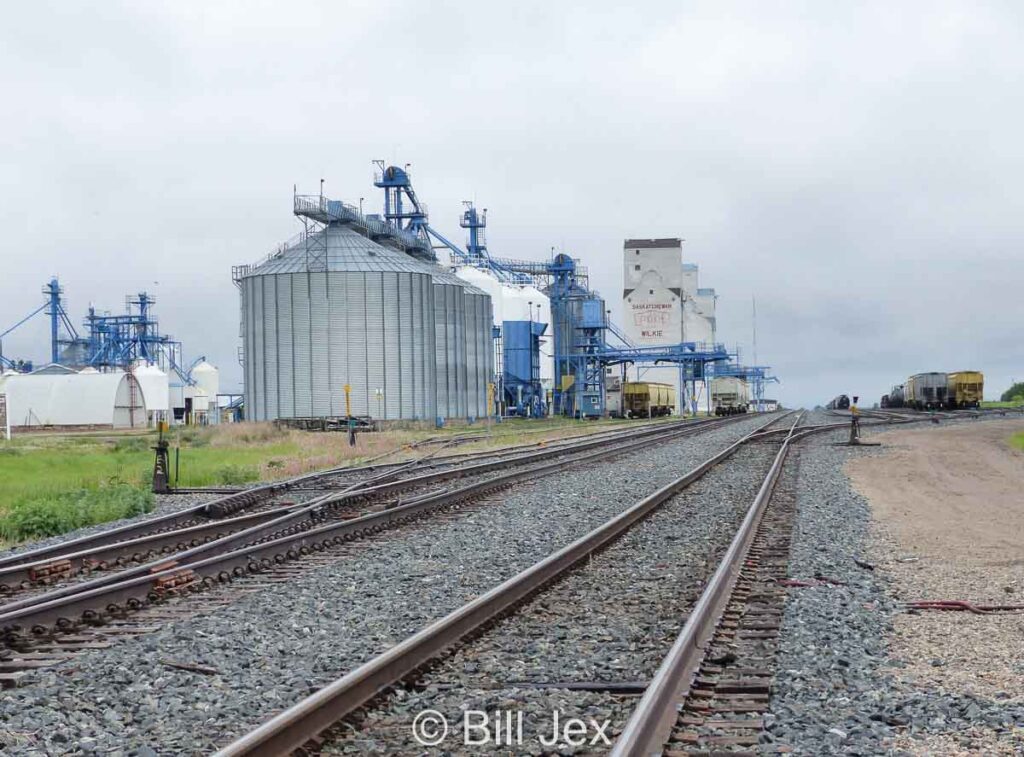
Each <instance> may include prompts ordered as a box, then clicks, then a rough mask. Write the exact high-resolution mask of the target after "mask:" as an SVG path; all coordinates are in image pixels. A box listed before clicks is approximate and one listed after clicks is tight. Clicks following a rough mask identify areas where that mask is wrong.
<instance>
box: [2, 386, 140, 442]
mask: <svg viewBox="0 0 1024 757" xmlns="http://www.w3.org/2000/svg"><path fill="white" fill-rule="evenodd" d="M0 391H2V392H3V393H4V394H6V395H7V417H8V419H9V421H10V424H11V428H12V429H13V430H15V431H17V430H19V429H30V428H44V427H50V428H145V427H146V422H147V417H146V398H145V395H144V394H143V391H142V387H141V386H139V382H138V380H136V379H135V377H134V376H132V375H131V374H127V373H121V372H117V373H73V374H66V375H62V374H53V375H47V374H22V373H19V374H14V375H6V376H4V380H3V386H2V388H0Z"/></svg>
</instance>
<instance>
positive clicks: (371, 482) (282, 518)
mask: <svg viewBox="0 0 1024 757" xmlns="http://www.w3.org/2000/svg"><path fill="white" fill-rule="evenodd" d="M708 422H710V421H708ZM708 422H702V423H699V424H695V423H693V422H692V421H691V422H674V423H662V424H644V426H642V427H640V428H636V427H633V428H630V429H629V430H628V431H626V432H625V433H623V432H622V431H618V432H617V433H615V434H610V435H607V434H584V435H581V437H582V438H583V441H576V440H574V441H572V442H570V443H564V444H557V443H556V444H553V445H552V446H548V447H542V448H539V449H538V447H537V445H534V444H530V445H522V446H523V447H524V448H525V449H527V450H528V451H526V452H524V451H521V449H516V451H515V452H514V453H512V454H509V453H506V452H503V453H502V454H494V453H484V454H479V453H478V455H477V456H478V457H480V458H483V459H485V460H488V462H484V463H476V464H471V465H468V466H461V467H453V468H444V469H442V470H439V471H434V472H431V473H427V474H423V475H421V476H416V477H413V478H405V479H401V480H400V481H397V482H391V483H387V482H388V481H389V479H393V478H394V477H396V476H398V475H399V474H401V473H404V472H407V471H409V470H412V469H415V468H417V467H420V466H421V465H423V463H424V462H425V460H427V459H428V458H429V457H430V455H427V456H425V457H422V458H418V459H416V460H413V461H409V462H406V463H402V464H400V465H399V466H398V467H392V468H390V469H389V470H386V471H384V472H381V473H379V474H378V475H376V476H373V477H370V478H368V479H364V480H362V481H358V482H355V483H353V484H352V485H350V486H349V487H347V488H346V489H344V490H341V491H338V492H330V493H328V494H325V495H322V496H320V497H318V498H316V499H314V500H311V501H310V502H306V503H304V504H303V505H300V506H298V507H297V508H292V509H289V510H288V511H287V512H286V513H285V514H284V515H282V514H281V513H280V510H278V511H277V512H274V511H270V512H271V515H270V516H268V515H265V514H262V513H260V514H252V515H250V516H244V517H248V518H250V519H252V520H254V521H256V522H257V523H258V524H265V525H267V526H268V528H267V529H257V528H256V527H253V528H252V529H240V530H238V531H236V532H234V535H238V536H243V537H244V538H252V539H256V538H266V537H267V536H268V535H269V534H271V533H273V530H274V529H275V528H277V529H280V528H293V527H294V525H293V524H294V523H295V522H296V521H298V520H303V519H304V516H305V515H306V514H308V513H312V512H314V511H315V509H316V508H317V507H319V506H322V505H331V506H332V507H334V508H337V507H338V506H340V504H341V503H344V502H346V501H350V500H361V499H366V498H370V497H380V496H383V495H386V494H389V493H392V492H395V491H401V490H403V489H408V488H414V487H419V486H423V485H426V484H430V483H434V482H436V481H444V480H448V479H451V478H462V477H465V476H468V475H479V474H482V473H487V472H490V471H492V470H497V469H499V468H504V467H507V466H509V465H520V464H523V463H529V462H532V461H533V460H536V459H541V458H547V457H551V456H553V455H568V454H574V453H577V452H579V451H583V450H586V449H591V448H594V447H600V446H605V445H608V444H615V443H618V442H622V441H625V442H628V441H629V440H631V439H635V438H642V437H646V436H650V435H657V434H661V433H666V432H668V431H670V430H671V429H674V428H693V427H697V426H698V425H700V426H703V425H704V423H708ZM367 470H369V469H367ZM331 475H335V474H334V473H333V472H321V473H317V474H308V475H305V476H301V477H298V478H296V479H291V480H289V481H287V482H280V484H282V485H284V484H286V485H287V488H292V487H294V486H297V485H301V483H304V482H307V481H309V480H310V479H311V478H313V477H315V478H320V477H323V476H331ZM280 493H282V492H281V490H280V489H279V490H278V491H277V492H276V493H275V494H280ZM214 504H216V503H210V505H214ZM208 506H209V505H202V506H200V507H199V508H196V509H203V508H207V507H208ZM312 517H313V519H315V516H312ZM244 522H245V521H243V520H241V519H229V518H219V519H215V520H210V521H208V522H206V523H200V524H197V525H193V526H185V527H184V528H180V529H167V530H164V529H161V530H158V531H156V532H155V533H148V534H145V535H143V536H136V537H134V538H130V539H124V540H117V541H100V542H99V543H98V544H96V543H94V544H87V545H86V546H85V548H80V549H77V550H76V549H72V550H71V551H60V550H59V549H53V548H48V549H46V550H45V551H46V552H47V554H46V556H45V557H44V558H42V559H37V560H33V561H31V562H28V561H23V562H19V563H17V564H13V565H6V566H4V565H0V596H3V595H4V594H5V593H7V594H13V593H15V591H16V590H15V589H11V588H10V587H18V586H21V585H22V584H32V583H37V582H38V579H42V581H43V582H46V581H49V582H51V583H56V582H57V579H58V578H60V575H54V571H60V572H62V573H65V574H67V573H72V572H73V573H78V572H81V571H82V570H84V569H86V568H88V567H91V566H96V565H102V564H111V563H115V562H117V560H118V558H123V557H124V556H131V555H133V554H136V553H137V552H138V551H139V550H145V552H147V553H148V552H164V553H165V554H167V553H169V552H171V551H173V550H174V549H175V548H177V550H178V552H179V555H178V558H179V561H180V558H181V557H184V556H186V555H188V556H191V553H189V552H188V547H181V546H180V545H181V544H182V539H186V543H188V542H193V543H192V544H191V546H192V547H194V548H199V546H200V543H202V542H205V543H212V542H211V540H210V539H207V538H205V537H206V536H209V535H217V534H220V536H219V537H218V538H221V539H226V538H228V536H225V535H224V534H223V530H224V528H225V526H226V525H231V524H233V525H242V524H243V523H244ZM115 532H120V529H115V530H114V531H110V532H106V533H108V534H110V533H115ZM78 541H79V540H75V541H72V542H65V544H72V545H74V544H77V543H78ZM89 541H92V542H95V541H96V539H89ZM224 543H226V542H224ZM26 554H28V553H26ZM160 559H161V560H162V561H163V560H166V559H167V558H166V557H164V558H160ZM62 562H67V563H69V564H67V565H64V566H61V565H59V563H62ZM125 575H126V571H120V572H118V573H117V574H116V575H114V574H112V575H110V576H106V577H103V578H97V579H94V580H95V581H97V582H101V581H105V582H114V581H117V580H120V578H121V577H123V576H125ZM91 585H92V586H97V585H99V584H98V583H94V584H91ZM69 591H71V589H70V587H69ZM21 601H25V602H29V601H31V600H29V599H25V600H18V601H16V602H14V603H8V605H5V606H3V607H0V612H2V611H3V610H4V609H14V608H16V607H20V606H22V605H20V604H18V602H21Z"/></svg>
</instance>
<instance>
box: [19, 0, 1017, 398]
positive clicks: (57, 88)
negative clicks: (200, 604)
mask: <svg viewBox="0 0 1024 757" xmlns="http://www.w3.org/2000/svg"><path fill="white" fill-rule="evenodd" d="M600 6H601V4H599V3H593V2H589V3H579V4H571V3H551V2H544V3H534V2H519V3H514V4H513V3H501V4H497V3H495V4H489V3H461V4H460V3H440V2H429V3H423V2H408V3H404V2H379V1H378V2H371V3H348V2H322V3H321V2H313V0H309V1H308V2H303V3H300V4H295V3H284V2H278V3H270V2H252V1H250V2H246V3H237V4H234V3H218V2H210V1H209V0H204V1H203V2H183V1H182V0H176V1H175V2H167V3H157V2H145V3H124V4H120V3H116V2H103V3H95V2H90V3H84V2H83V3H73V2H33V3H18V4H15V5H12V6H10V7H8V8H6V9H5V13H4V24H3V28H2V29H0V91H2V95H3V98H2V102H3V116H2V117H0V145H2V146H3V147H2V150H3V160H2V161H0V179H2V181H0V191H2V197H0V229H2V234H0V250H2V252H0V256H2V267H0V331H3V330H4V329H5V328H6V327H7V326H9V325H11V324H13V323H14V322H15V321H17V320H18V319H19V318H20V317H21V316H22V315H24V314H25V313H27V312H29V311H30V310H31V309H33V308H34V307H36V306H37V304H38V303H39V302H40V301H41V299H40V298H41V294H39V290H40V288H41V287H42V286H43V284H44V283H45V281H46V280H48V278H49V277H50V276H51V275H54V274H56V275H58V276H59V277H60V279H61V282H62V284H63V285H64V287H65V290H66V294H67V298H68V301H69V304H70V310H71V313H72V316H73V318H74V319H75V321H76V322H77V321H79V320H80V319H81V317H82V316H83V315H84V313H85V309H86V307H87V306H88V304H89V303H90V302H93V303H95V304H96V305H97V306H98V307H100V308H101V309H112V310H116V309H121V308H123V303H124V296H125V294H127V293H129V292H136V291H138V290H140V289H146V290H148V291H150V292H151V293H153V294H155V296H156V297H157V300H158V304H157V313H158V315H159V317H160V321H161V326H162V327H163V329H164V331H166V332H169V333H171V334H173V335H174V336H175V337H177V338H180V339H181V340H182V341H183V342H184V343H185V350H186V357H188V358H191V357H194V356H197V355H200V354H205V355H207V356H208V358H209V359H210V360H211V361H212V362H214V363H215V364H217V365H218V366H219V367H220V368H221V369H222V371H223V374H224V376H223V381H222V387H223V390H230V389H233V388H235V389H237V388H240V386H241V384H240V382H241V371H240V369H239V366H238V362H237V354H236V351H237V346H238V297H237V292H236V290H235V288H234V286H233V285H232V283H231V276H230V270H231V266H232V265H233V264H239V263H245V262H252V261H255V260H256V259H258V258H260V257H262V256H263V255H265V254H266V253H267V252H269V251H270V250H271V249H272V248H273V247H274V246H275V245H276V244H277V243H279V242H280V241H282V240H284V239H286V238H288V237H290V236H291V235H292V234H294V233H295V232H296V231H297V230H298V228H299V227H298V224H297V222H296V221H295V219H294V218H293V217H292V215H291V193H292V185H293V184H298V186H299V190H300V192H301V191H306V192H308V193H316V192H317V191H319V180H320V179H321V178H324V179H326V192H327V194H329V195H331V196H333V197H336V198H339V199H344V200H347V201H350V202H354V203H357V202H358V200H359V198H360V197H365V198H367V202H366V208H367V209H368V210H369V209H374V210H376V209H378V207H379V205H380V195H379V194H378V191H377V190H375V189H374V188H373V186H372V166H371V163H370V161H371V160H372V159H374V158H383V159H386V160H388V161H393V162H396V163H398V164H404V163H411V164H412V169H411V170H412V173H413V179H414V183H415V186H416V188H417V191H418V193H419V195H420V197H421V198H422V199H423V200H425V201H426V203H427V204H428V205H429V209H430V213H431V221H432V223H433V225H435V226H436V227H438V228H439V229H440V230H441V231H442V232H447V233H448V235H449V236H450V237H452V238H455V239H459V240H461V239H462V234H461V230H460V229H459V228H458V215H459V212H460V209H461V206H460V201H461V200H463V199H473V200H475V201H476V202H477V203H478V205H479V206H480V207H487V208H488V209H489V211H490V213H489V217H488V218H489V222H490V226H489V228H488V237H489V239H488V241H489V243H490V248H491V251H492V253H493V254H496V255H502V256H507V257H524V258H543V257H545V256H546V255H547V254H548V251H549V250H550V248H551V247H552V246H556V247H558V248H559V249H565V250H567V251H569V252H571V253H572V254H573V255H574V256H577V257H579V258H581V259H582V260H583V262H584V263H585V264H586V265H588V266H589V267H590V269H591V271H592V272H593V273H594V276H593V284H594V285H595V286H596V287H597V288H598V289H600V290H601V291H602V293H604V294H605V296H606V297H607V298H608V301H609V303H610V306H611V307H612V309H613V312H614V313H615V314H616V316H618V315H619V314H621V306H620V297H621V290H622V278H621V277H622V271H621V268H622V262H621V255H622V241H623V239H624V238H627V237H659V236H666V237H671V236H679V237H683V238H685V239H686V242H685V244H684V251H685V253H686V258H687V260H688V261H692V262H695V263H698V264H699V265H700V266H701V279H702V281H701V283H702V285H703V286H713V287H715V288H716V289H717V291H718V293H719V295H720V299H719V301H718V312H719V337H720V339H722V340H723V341H725V342H727V343H729V344H730V345H735V344H737V343H738V344H740V345H741V346H742V347H743V349H744V357H745V358H748V359H749V358H750V357H751V354H750V353H751V350H750V346H751V345H750V342H751V318H750V310H751V307H750V303H751V297H752V296H756V298H757V312H758V329H757V331H758V358H759V360H760V361H761V362H762V363H767V364H770V365H772V366H773V367H774V369H775V371H776V372H777V374H778V375H779V377H780V378H781V379H782V384H781V385H780V386H779V387H778V388H771V389H770V390H769V394H776V395H777V396H779V397H780V398H782V399H783V400H784V401H786V402H788V403H790V404H805V405H813V404H815V403H818V402H822V401H824V400H826V399H828V398H829V397H831V396H833V395H835V394H838V393H839V392H846V393H849V394H860V395H863V396H864V397H865V398H867V399H868V400H869V401H876V400H877V397H878V395H880V394H881V393H882V392H883V391H886V390H887V389H888V387H889V385H891V384H892V383H894V382H896V381H899V380H901V379H902V378H903V377H905V376H906V375H908V374H910V373H914V372H918V371H927V370H939V371H948V370H956V369H965V368H968V369H980V370H983V371H985V373H986V376H987V387H986V389H987V391H986V394H987V395H989V396H990V397H995V396H997V395H998V394H999V393H1000V392H1001V391H1002V390H1003V389H1005V388H1006V386H1007V385H1008V383H1009V381H1010V379H1011V378H1017V379H1024V366H1022V363H1021V353H1022V348H1021V323H1022V321H1024V292H1022V283H1024V254H1022V242H1024V212H1022V211H1024V188H1022V187H1024V98H1022V96H1021V93H1022V91H1024V89H1022V83H1024V82H1022V72H1024V44H1022V42H1024V40H1022V29H1024V23H1022V22H1024V10H1022V9H1024V6H1021V5H1020V4H1019V3H1012V2H1008V3H1005V4H999V3H980V2H959V3H958V2H941V1H936V0H931V1H929V2H921V3H913V2H902V3H891V2H882V3H869V2H856V3H854V2H850V3H821V2H806V3H799V2H792V3H784V2H780V3H763V2H751V3H735V4H731V3H723V2H708V3H686V2H665V3H642V4H636V5H631V4H626V3H615V4H610V3H609V4H607V7H605V8H604V9H602V8H601V7H600ZM46 333H47V332H46V324H45V320H44V319H42V318H39V319H37V322H35V323H33V324H32V325H30V326H29V327H26V328H24V329H22V330H20V331H19V332H17V333H16V334H15V335H12V336H10V337H7V338H6V339H5V340H4V352H5V354H7V355H8V356H14V357H19V356H22V357H30V358H35V359H37V360H42V359H44V358H45V357H46V355H47V353H48V344H47V337H46Z"/></svg>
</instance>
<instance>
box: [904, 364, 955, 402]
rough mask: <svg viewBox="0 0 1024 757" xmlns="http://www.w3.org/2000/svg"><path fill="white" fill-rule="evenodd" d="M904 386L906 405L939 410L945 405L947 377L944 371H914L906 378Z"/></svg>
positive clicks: (947, 393) (947, 387)
mask: <svg viewBox="0 0 1024 757" xmlns="http://www.w3.org/2000/svg"><path fill="white" fill-rule="evenodd" d="M904 386H905V387H906V390H905V395H904V396H905V403H906V406H907V407H911V408H914V409H915V410H941V409H942V408H944V407H946V406H947V403H948V399H949V377H948V375H947V374H945V373H938V372H936V371H932V372H930V373H916V374H914V375H913V376H911V377H910V378H908V379H907V383H906V384H905V385H904Z"/></svg>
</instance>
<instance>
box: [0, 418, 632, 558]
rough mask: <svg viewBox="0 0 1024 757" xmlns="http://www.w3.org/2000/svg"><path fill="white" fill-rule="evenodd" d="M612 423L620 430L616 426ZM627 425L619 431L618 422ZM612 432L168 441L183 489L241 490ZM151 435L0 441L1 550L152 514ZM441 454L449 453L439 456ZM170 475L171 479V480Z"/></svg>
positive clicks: (562, 427) (185, 435) (547, 424)
mask: <svg viewBox="0 0 1024 757" xmlns="http://www.w3.org/2000/svg"><path fill="white" fill-rule="evenodd" d="M613 423H615V422H613ZM618 423H620V424H621V422H618ZM607 425H608V424H607V423H604V422H601V423H595V422H587V423H584V422H579V421H572V420H566V419H561V418H557V419H550V420H546V421H513V422H506V423H500V424H494V425H492V426H491V427H490V432H489V433H485V432H486V430H487V427H486V426H484V425H483V424H477V425H476V426H472V427H448V428H445V429H440V430H434V429H430V430H425V429H398V430H390V431H386V432H380V433H365V434H360V435H359V437H358V440H359V441H358V445H357V446H356V447H355V448H352V447H349V446H348V443H347V439H346V437H345V435H344V434H337V433H306V432H301V431H288V430H281V429H277V428H275V427H274V426H272V425H270V424H250V423H243V424H231V425H224V426H213V427H206V428H186V429H180V430H175V431H173V432H172V433H171V434H170V437H169V438H170V440H171V447H172V449H171V466H172V470H173V467H174V459H175V448H176V447H178V448H180V480H179V481H178V484H179V485H180V486H183V487H192V486H217V485H234V484H244V483H248V482H251V481H260V480H271V479H280V478H288V477H291V476H296V475H299V474H301V473H305V472H308V471H312V470H317V469H322V468H329V467H335V466H339V465H348V464H358V463H359V462H361V461H363V460H367V459H369V458H374V457H377V456H379V455H383V454H386V453H388V452H392V453H395V454H394V457H389V458H388V459H389V460H394V459H400V456H401V455H405V456H407V457H411V456H416V455H420V454H426V453H429V452H431V451H434V450H437V449H438V445H430V446H425V447H423V448H422V449H421V450H415V451H413V450H410V449H409V445H410V444H413V443H416V442H423V441H424V440H428V439H438V440H442V443H443V440H444V439H445V438H446V437H455V436H462V435H465V434H473V433H481V434H483V435H484V438H482V439H481V441H479V442H476V441H474V442H472V443H471V444H463V445H460V447H459V451H460V452H461V451H471V450H477V449H486V448H492V447H502V446H508V445H511V444H517V443H523V442H530V441H541V440H544V439H555V438H559V437H563V436H570V435H574V434H579V433H585V432H591V431H598V430H601V429H603V428H606V427H607ZM155 441H156V435H155V434H153V433H146V434H139V433H124V434H117V433H93V434H74V435H72V434H67V435H61V434H27V435H24V436H21V437H17V438H15V439H14V440H13V441H11V442H4V441H0V547H2V546H3V545H4V543H5V542H7V543H11V542H18V541H22V540H25V539H32V538H38V537H42V536H49V535H53V534H59V533H65V532H67V531H71V530H74V529H76V528H81V527H83V526H89V525H94V524H97V523H105V522H107V521H111V520H117V519H119V518H125V517H130V516H132V515H138V514H141V513H145V512H149V511H150V510H151V509H152V508H153V495H152V494H151V493H150V492H149V486H150V481H151V477H152V470H153V451H152V449H151V447H152V445H153V444H154V443H155ZM442 454H443V453H442ZM172 475H173V474H172Z"/></svg>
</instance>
